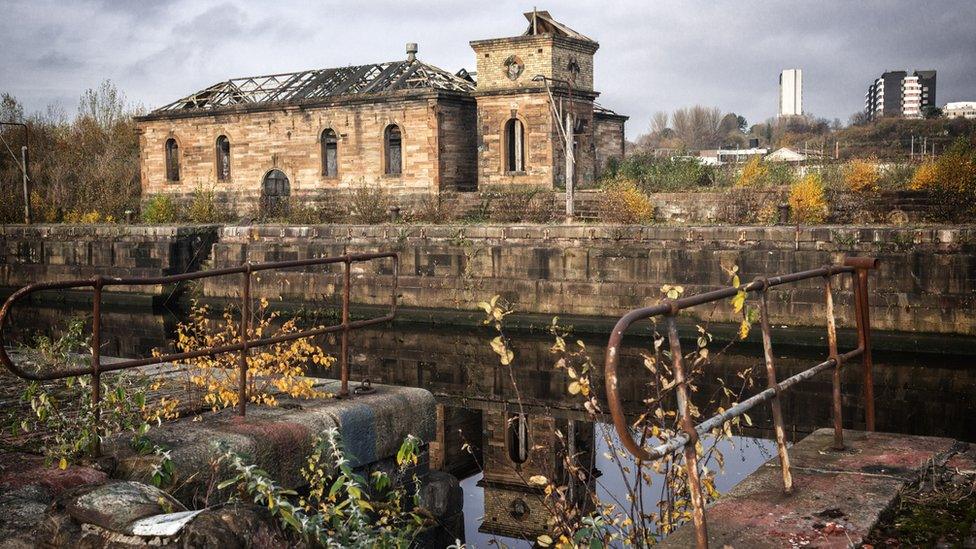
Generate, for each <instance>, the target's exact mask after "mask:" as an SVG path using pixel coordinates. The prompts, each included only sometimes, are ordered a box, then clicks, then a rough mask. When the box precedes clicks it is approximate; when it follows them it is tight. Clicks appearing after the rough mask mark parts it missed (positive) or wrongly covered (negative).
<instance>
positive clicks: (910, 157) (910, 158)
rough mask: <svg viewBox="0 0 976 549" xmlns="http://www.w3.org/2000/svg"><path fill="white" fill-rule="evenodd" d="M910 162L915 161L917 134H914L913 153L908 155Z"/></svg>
mask: <svg viewBox="0 0 976 549" xmlns="http://www.w3.org/2000/svg"><path fill="white" fill-rule="evenodd" d="M908 160H909V161H910V162H911V161H914V160H915V134H914V133H913V134H912V151H911V152H910V153H908Z"/></svg>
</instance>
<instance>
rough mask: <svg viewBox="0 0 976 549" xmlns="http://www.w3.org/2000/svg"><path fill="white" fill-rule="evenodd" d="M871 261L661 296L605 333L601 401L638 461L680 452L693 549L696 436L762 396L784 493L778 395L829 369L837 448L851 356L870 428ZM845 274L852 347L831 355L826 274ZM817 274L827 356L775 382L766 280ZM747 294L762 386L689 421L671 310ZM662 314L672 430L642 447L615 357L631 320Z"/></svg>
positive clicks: (785, 457) (698, 520)
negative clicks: (753, 307)
mask: <svg viewBox="0 0 976 549" xmlns="http://www.w3.org/2000/svg"><path fill="white" fill-rule="evenodd" d="M877 263H878V262H877V259H874V258H870V257H850V258H847V259H846V260H845V261H844V264H843V265H838V266H825V267H821V268H819V269H812V270H809V271H801V272H796V273H790V274H785V275H779V276H773V277H760V278H757V279H756V280H754V281H753V282H751V283H749V284H746V285H744V286H741V287H738V288H735V287H729V288H723V289H720V290H714V291H711V292H705V293H702V294H698V295H693V296H688V297H683V298H680V299H674V300H670V299H669V300H665V301H663V302H662V303H660V304H658V305H654V306H651V307H644V308H641V309H634V310H632V311H630V312H628V313H627V314H625V315H624V316H623V317H621V318H620V320H618V321H617V324H616V325H615V326H614V328H613V332H612V333H611V334H610V341H609V342H608V343H607V351H606V358H605V363H604V372H605V379H604V382H605V384H606V391H607V401H608V407H609V409H610V415H611V416H612V418H613V425H614V428H615V429H616V431H617V435H618V436H619V437H620V441H621V443H622V444H623V445H624V447H626V448H627V450H628V451H629V452H630V453H631V454H633V455H634V456H635V457H637V458H638V459H640V460H645V461H647V460H654V459H658V458H661V457H663V456H666V455H668V454H672V453H674V452H677V451H678V450H682V449H683V450H684V455H685V460H686V468H687V470H688V483H689V489H690V491H691V502H692V507H693V513H692V518H693V521H694V524H695V534H696V540H697V544H698V546H699V547H707V546H708V539H707V529H706V524H705V515H704V508H705V500H704V496H703V495H702V490H701V480H700V478H699V476H698V455H697V452H696V450H695V445H696V442H697V441H698V438H699V436H701V435H703V434H705V433H708V432H709V431H711V430H712V429H714V428H716V427H721V426H722V425H723V424H724V423H725V422H726V421H729V420H731V419H733V418H736V417H739V416H741V415H742V414H744V413H746V412H747V411H749V410H750V409H752V408H753V407H755V406H757V405H759V404H761V403H764V402H770V403H771V407H772V414H773V424H774V428H775V432H776V445H777V451H778V454H779V458H780V466H781V470H782V474H783V489H784V491H785V492H786V493H791V492H792V489H793V478H792V475H791V473H790V462H789V454H788V453H787V451H786V433H785V429H784V427H783V416H782V411H781V409H780V402H779V395H780V393H783V392H784V391H788V390H790V389H791V388H792V387H794V386H795V385H797V384H798V383H800V382H802V381H805V380H807V379H810V378H811V377H813V376H815V375H817V374H819V373H821V372H824V371H826V370H829V369H833V394H832V398H833V413H832V415H833V423H834V447H835V448H836V449H843V447H844V431H843V427H842V421H841V419H842V418H841V392H840V369H841V367H842V366H843V365H844V364H845V363H847V362H848V361H850V360H851V359H854V358H857V357H861V360H862V364H863V369H864V372H863V373H864V399H865V424H866V428H867V430H868V431H873V430H874V387H873V374H872V367H873V364H872V361H871V337H870V335H871V334H870V325H871V321H870V315H869V313H868V283H867V271H868V270H871V269H875V268H877ZM848 273H850V274H851V275H852V278H853V286H854V309H855V320H856V324H857V343H858V345H857V348H856V349H853V350H850V351H847V352H845V353H839V352H838V350H837V325H836V322H835V320H834V301H833V293H832V289H831V279H832V278H833V277H835V276H838V275H842V274H848ZM815 278H823V280H824V300H825V305H826V317H827V346H828V352H829V354H828V358H827V360H825V361H823V362H821V363H819V364H817V365H815V366H813V367H811V368H808V369H807V370H804V371H802V372H800V373H798V374H796V375H793V376H791V377H789V378H787V379H784V380H783V381H779V382H778V381H777V380H776V370H775V365H774V360H773V348H772V341H771V336H770V328H769V311H768V306H767V291H768V290H769V288H772V287H774V286H781V285H784V284H790V283H795V282H799V281H801V280H809V279H815ZM743 290H744V291H745V292H747V293H758V294H759V296H760V300H759V319H760V327H761V330H762V342H763V354H764V359H765V363H766V377H767V388H766V389H765V390H763V391H762V392H760V393H757V394H755V395H753V396H751V397H749V398H747V399H746V400H743V401H742V402H740V403H738V404H736V405H735V406H732V407H730V408H729V409H728V410H725V411H723V412H722V413H720V414H717V415H715V416H712V417H711V418H709V419H707V420H705V421H703V422H701V423H699V424H698V425H695V424H694V422H693V420H692V418H691V414H690V412H689V408H688V388H687V385H686V381H687V380H686V377H685V371H684V364H683V361H684V360H683V359H684V357H683V355H682V352H681V342H680V341H679V338H678V328H677V324H676V322H675V316H676V315H677V314H678V313H679V312H680V311H682V310H684V309H688V308H690V307H695V306H697V305H703V304H705V303H712V302H715V301H719V300H723V299H728V298H731V297H733V296H735V295H736V294H738V293H739V292H740V291H743ZM658 316H664V317H665V324H666V328H667V338H668V343H669V346H670V351H671V360H672V364H671V366H672V370H673V373H674V380H673V381H674V383H675V393H676V397H677V398H676V400H677V407H678V413H677V415H678V427H679V429H680V431H681V432H680V433H678V434H677V435H675V436H674V437H672V438H670V439H668V440H667V441H666V442H664V443H662V444H659V445H657V446H654V447H652V448H644V447H642V446H641V445H640V444H638V443H637V441H635V440H634V437H633V435H632V434H631V430H630V424H629V423H628V421H627V418H626V416H625V414H624V409H623V404H622V403H621V400H620V393H619V391H618V382H617V366H618V364H619V361H620V345H621V343H622V341H623V338H624V335H625V334H626V332H627V330H628V329H629V328H630V327H631V326H632V325H633V324H634V323H635V322H637V321H640V320H644V319H648V318H652V317H658Z"/></svg>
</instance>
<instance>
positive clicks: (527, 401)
mask: <svg viewBox="0 0 976 549" xmlns="http://www.w3.org/2000/svg"><path fill="white" fill-rule="evenodd" d="M88 311H90V309H88V308H87V307H83V308H78V309H73V308H71V307H70V306H52V305H28V306H20V307H17V308H16V309H15V311H14V315H13V318H12V322H11V323H10V324H9V326H11V327H13V328H15V330H13V332H14V336H15V337H20V338H24V337H29V334H36V333H47V334H50V333H51V332H52V331H53V330H54V329H55V327H56V326H59V325H63V323H64V321H65V319H66V318H68V317H69V316H71V315H74V314H85V313H87V312H88ZM182 316H183V313H182V312H179V311H172V310H163V311H157V312H154V313H152V314H147V313H146V312H145V310H129V309H124V308H107V309H105V310H103V320H102V323H103V326H104V330H105V335H104V336H103V340H104V341H105V348H104V349H103V350H102V354H103V355H104V356H123V357H142V356H147V355H149V354H150V352H151V350H152V349H154V348H164V347H167V346H169V345H170V342H171V339H172V337H173V334H174V332H175V327H176V325H177V323H178V322H179V321H180V320H181V318H182ZM510 335H511V336H512V339H513V343H514V351H515V356H516V360H515V367H514V369H513V370H512V371H511V372H510V371H509V369H508V368H507V367H504V366H501V365H499V363H498V360H497V356H496V355H495V354H494V353H493V352H492V350H491V349H490V347H489V344H488V342H489V340H490V339H491V338H492V337H493V336H494V334H493V333H492V332H491V331H490V329H489V328H445V327H430V326H424V325H417V324H407V323H403V324H394V325H390V326H385V327H379V328H376V329H366V330H362V331H359V332H355V333H353V334H351V336H350V349H351V359H350V363H351V365H352V366H351V368H352V377H353V379H354V380H356V381H358V380H362V379H366V378H368V379H369V380H371V381H372V382H373V383H385V384H393V385H403V386H413V387H423V388H425V389H427V390H429V391H431V392H432V393H433V394H434V395H435V397H436V399H437V402H438V421H439V422H440V427H441V429H440V430H441V431H442V432H443V435H442V441H441V443H440V444H438V445H432V447H431V453H432V456H431V457H432V462H433V463H434V464H438V465H439V466H440V467H441V468H442V469H444V470H446V471H449V472H451V473H453V474H455V475H456V476H457V477H458V478H460V479H461V484H462V487H463V489H464V522H465V532H464V534H465V537H466V539H467V542H468V543H473V544H474V545H476V546H479V547H484V546H487V545H488V544H489V542H491V541H492V540H499V541H502V542H504V543H505V544H506V545H509V546H519V545H525V546H528V543H527V542H525V541H524V540H520V539H519V538H524V539H533V538H534V537H535V535H537V533H540V532H539V531H538V528H537V525H538V522H536V520H538V519H539V518H540V517H538V516H532V513H531V512H529V516H530V517H531V520H530V519H528V518H526V517H524V516H520V517H519V518H515V515H517V514H520V513H513V512H512V506H513V505H515V502H516V501H517V500H518V501H521V500H522V498H525V497H530V496H526V493H525V492H524V490H522V489H521V486H520V485H521V484H522V478H525V477H527V476H529V475H531V474H534V473H533V472H532V471H529V472H528V473H527V474H524V475H521V478H520V474H517V473H515V468H514V465H513V463H511V462H510V459H511V458H510V455H511V454H510V453H509V452H508V442H507V439H506V436H507V435H506V433H505V428H504V426H505V425H506V424H507V423H506V422H507V421H508V420H509V419H510V418H511V415H512V414H513V413H516V412H517V411H518V410H519V407H518V399H517V398H516V394H515V385H513V384H512V381H511V377H512V376H514V378H515V383H516V385H517V387H518V390H519V394H520V395H521V400H522V406H523V410H524V411H525V412H526V414H527V416H528V417H530V418H531V420H530V421H527V429H526V432H527V436H528V440H529V443H530V444H531V445H537V446H538V445H541V446H544V447H546V446H548V447H553V445H554V444H555V441H554V439H553V432H554V431H555V430H556V429H559V430H560V431H561V432H566V433H575V437H576V438H575V439H574V440H576V441H577V442H578V449H581V450H582V451H583V452H584V453H586V455H589V456H590V457H591V459H592V460H593V461H592V464H593V466H594V468H595V470H596V471H597V472H598V476H597V477H596V480H595V484H596V489H597V491H598V493H599V494H600V496H601V499H604V500H607V499H609V498H611V497H620V496H621V495H622V494H623V493H624V487H623V486H624V483H623V476H622V473H621V472H620V470H619V468H618V467H617V465H615V464H614V463H612V462H611V461H610V459H609V456H608V453H609V452H608V450H609V448H608V442H607V441H608V438H607V437H609V441H610V443H616V437H615V435H614V434H613V430H612V428H611V427H610V426H608V425H607V424H606V423H602V422H596V423H594V422H592V421H591V420H590V417H589V416H588V415H587V414H586V413H585V411H584V410H583V409H582V407H581V406H580V399H579V398H578V397H573V396H571V395H569V394H568V392H567V390H566V387H567V385H568V383H569V380H568V379H567V378H566V376H565V374H564V373H562V372H561V371H558V370H555V369H554V368H553V363H554V358H553V355H552V354H551V352H550V346H551V344H552V339H551V336H549V335H548V334H544V333H527V332H525V333H514V334H510ZM785 335H786V336H787V337H785V338H784V334H780V335H779V336H778V338H777V340H778V341H782V340H784V339H788V334H785ZM581 339H582V340H583V341H584V342H585V344H586V346H587V349H588V351H589V352H590V355H591V356H592V357H593V358H594V362H596V363H597V364H598V365H600V366H601V367H602V357H603V351H604V348H603V345H605V343H606V339H605V337H582V338H581ZM322 344H323V345H324V346H325V347H326V348H327V350H329V351H330V352H332V353H335V352H336V351H337V349H336V341H335V340H334V339H324V340H323V341H322ZM649 345H650V340H649V338H635V339H633V340H628V341H627V342H626V345H625V349H624V350H623V355H622V356H623V359H622V367H621V371H620V380H621V381H620V386H621V392H622V394H623V396H624V406H625V409H626V410H627V411H628V413H630V414H637V413H640V412H641V410H642V406H643V405H642V404H641V401H642V400H643V399H644V398H646V397H647V396H648V394H649V393H648V381H649V378H648V373H647V370H646V369H644V367H643V366H642V360H641V358H640V353H641V352H646V349H647V348H648V347H649ZM719 347H721V344H719V343H716V344H715V346H714V347H713V348H716V349H717V348H719ZM777 355H780V356H778V357H777V371H778V375H779V376H780V378H781V379H782V378H785V377H787V376H789V375H792V374H794V373H797V372H799V371H802V370H803V369H806V368H808V367H809V366H811V365H813V364H814V363H816V362H819V361H820V360H823V356H822V352H821V351H820V350H811V349H802V348H788V347H780V348H777ZM761 356H762V354H761V349H759V348H757V347H756V346H752V345H743V344H739V345H736V346H734V347H733V348H731V349H730V350H729V351H727V352H726V353H724V354H723V355H721V356H720V357H719V358H718V359H717V360H715V361H714V362H713V363H712V364H710V365H709V366H708V370H707V373H706V375H705V377H704V378H703V379H702V380H701V382H700V390H699V391H698V393H696V395H695V397H694V398H695V400H696V403H697V404H698V405H699V406H700V407H702V408H704V409H705V411H706V412H710V411H712V409H713V408H708V406H709V404H708V403H709V401H710V400H712V399H713V398H715V397H716V395H719V394H720V391H721V386H722V384H727V385H733V386H735V385H736V383H737V382H738V381H740V379H739V378H738V377H737V374H738V373H739V372H740V371H742V370H744V369H748V368H753V369H754V370H755V372H756V374H757V375H756V381H757V382H759V383H760V384H764V383H765V379H764V374H763V373H762V372H764V370H763V369H762V366H761V364H762V362H761V360H762V358H761ZM315 374H316V375H323V376H329V377H337V372H336V371H319V372H315ZM843 383H844V385H843V386H844V390H843V392H844V400H843V403H844V406H843V408H844V412H843V413H844V423H845V427H847V428H860V427H863V423H862V418H863V408H862V401H861V398H860V394H861V390H862V384H861V381H860V371H859V369H858V368H857V367H856V365H855V366H852V367H850V368H849V369H846V370H845V371H844V373H843ZM875 384H876V387H875V394H876V407H877V423H878V429H879V430H883V431H893V432H901V433H910V434H927V435H936V436H947V437H953V438H959V439H963V440H968V441H976V422H974V421H971V418H972V417H973V416H974V413H976V401H974V395H976V368H974V367H973V359H972V357H966V356H953V355H947V354H939V355H935V354H924V353H904V352H902V353H897V354H892V353H882V352H876V353H875ZM757 390H758V389H756V388H752V389H750V390H748V391H747V392H746V395H749V394H752V393H754V392H756V391H757ZM594 391H595V394H596V395H598V397H600V398H602V397H603V387H602V380H601V376H600V372H597V373H596V375H595V379H594ZM829 394H830V377H829V375H822V376H820V377H819V378H816V379H814V380H812V381H810V382H807V383H805V384H803V385H801V386H799V387H798V390H797V391H796V392H794V393H791V394H788V395H787V396H786V397H785V398H784V400H783V412H784V419H785V421H786V423H787V426H788V430H789V437H790V439H791V440H792V441H796V440H799V439H800V438H802V437H803V436H804V435H805V434H807V433H809V432H810V431H812V430H814V429H817V428H820V427H826V426H828V425H830V424H831V423H830V421H831V420H830V401H829ZM750 415H751V418H752V421H753V424H754V427H753V428H750V429H747V430H746V431H745V432H743V433H741V436H736V437H734V438H733V439H732V440H731V441H722V442H721V443H720V446H719V449H720V450H721V451H722V453H723V454H724V456H725V469H724V472H723V473H722V474H721V475H720V476H719V477H718V479H717V482H716V484H717V488H718V489H719V491H721V492H725V491H727V490H729V489H730V488H731V487H733V486H734V485H735V484H736V483H737V482H738V481H740V480H741V479H742V478H744V477H745V476H746V475H748V474H749V473H751V472H752V471H754V470H755V469H756V468H757V467H759V466H760V465H761V464H762V463H763V462H765V461H767V460H768V459H770V458H771V457H772V456H773V455H774V454H775V451H774V444H773V443H772V442H771V440H770V438H771V437H772V433H771V417H770V413H769V410H768V406H763V407H760V408H758V409H755V410H754V411H753V412H752V413H751V414H750ZM604 421H606V420H604ZM464 442H467V443H468V444H470V445H471V447H472V448H473V450H474V452H473V453H474V456H472V454H471V453H469V452H463V451H461V445H462V444H463V443H464ZM529 463H531V461H530V462H529ZM709 466H710V468H712V469H717V468H718V467H717V464H715V463H714V462H713V463H710V464H709ZM524 472H525V471H524V470H523V473H524ZM653 484H654V486H653V487H652V488H651V489H650V490H648V491H647V492H645V494H644V498H645V501H646V502H648V503H649V504H653V503H654V502H656V501H657V499H658V498H659V496H660V492H659V486H660V479H658V478H655V479H654V482H653ZM537 514H538V513H536V515H537ZM542 522H544V521H542ZM534 525H535V526H534Z"/></svg>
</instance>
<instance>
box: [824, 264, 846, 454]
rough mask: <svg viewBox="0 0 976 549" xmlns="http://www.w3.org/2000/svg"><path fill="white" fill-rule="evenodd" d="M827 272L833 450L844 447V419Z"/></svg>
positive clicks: (835, 334) (835, 335)
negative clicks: (831, 367) (831, 361)
mask: <svg viewBox="0 0 976 549" xmlns="http://www.w3.org/2000/svg"><path fill="white" fill-rule="evenodd" d="M827 270H828V273H827V274H825V275H824V302H825V304H826V308H827V349H828V352H829V357H830V359H831V360H833V361H834V372H833V376H832V377H833V379H832V381H833V399H832V400H833V416H834V418H833V419H834V450H843V449H844V421H843V415H842V413H843V410H842V408H841V404H842V403H841V386H840V385H841V379H840V369H841V366H842V365H843V364H842V361H841V358H840V356H839V355H838V354H837V321H836V319H835V318H834V294H833V290H832V288H831V284H830V277H831V276H832V274H833V273H832V272H831V269H830V267H828V268H827Z"/></svg>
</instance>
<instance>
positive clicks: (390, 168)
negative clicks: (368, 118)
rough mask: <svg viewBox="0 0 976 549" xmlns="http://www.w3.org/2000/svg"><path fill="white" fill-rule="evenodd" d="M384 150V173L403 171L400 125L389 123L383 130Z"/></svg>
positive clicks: (392, 173)
mask: <svg viewBox="0 0 976 549" xmlns="http://www.w3.org/2000/svg"><path fill="white" fill-rule="evenodd" d="M383 142H384V147H383V148H384V150H385V151H386V169H385V171H386V173H387V174H388V175H400V173H401V172H402V171H403V142H402V138H401V135H400V127H399V126H397V125H396V124H390V125H389V126H387V127H386V131H385V132H383Z"/></svg>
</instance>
